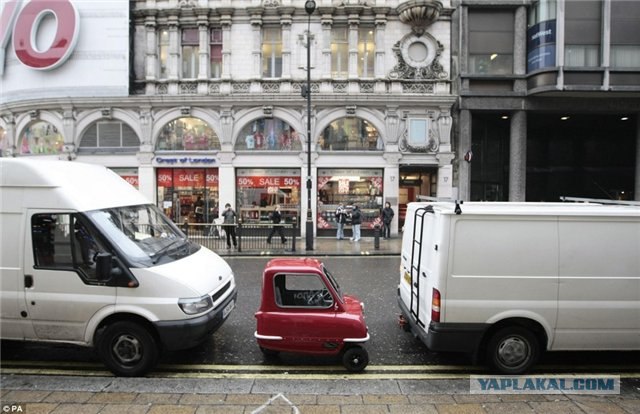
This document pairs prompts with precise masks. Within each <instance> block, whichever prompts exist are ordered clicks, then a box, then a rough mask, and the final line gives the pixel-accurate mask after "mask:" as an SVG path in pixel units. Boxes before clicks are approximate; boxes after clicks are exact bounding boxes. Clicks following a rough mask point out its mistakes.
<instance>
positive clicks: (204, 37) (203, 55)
mask: <svg viewBox="0 0 640 414" xmlns="http://www.w3.org/2000/svg"><path fill="white" fill-rule="evenodd" d="M210 64H211V61H210V60H209V21H208V19H207V16H206V14H204V15H199V16H198V80H200V81H205V80H207V79H209V65H210ZM204 93H206V85H205V91H204Z"/></svg>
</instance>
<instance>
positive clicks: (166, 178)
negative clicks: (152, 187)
mask: <svg viewBox="0 0 640 414" xmlns="http://www.w3.org/2000/svg"><path fill="white" fill-rule="evenodd" d="M158 187H165V188H171V187H173V170H168V169H161V170H158Z"/></svg>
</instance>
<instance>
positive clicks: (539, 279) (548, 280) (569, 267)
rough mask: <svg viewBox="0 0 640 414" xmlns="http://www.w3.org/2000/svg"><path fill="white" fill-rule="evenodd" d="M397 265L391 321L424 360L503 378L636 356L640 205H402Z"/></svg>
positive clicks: (639, 313)
mask: <svg viewBox="0 0 640 414" xmlns="http://www.w3.org/2000/svg"><path fill="white" fill-rule="evenodd" d="M456 210H457V212H456ZM401 255H402V257H401V260H402V264H401V268H400V283H399V285H398V303H399V305H400V308H401V310H402V316H401V323H402V324H404V325H405V327H406V328H407V329H408V328H410V329H411V330H412V331H413V333H414V334H415V335H417V336H419V337H420V338H421V340H422V341H423V342H424V343H425V344H426V345H427V347H428V348H429V349H431V350H434V351H459V352H467V353H470V354H472V355H474V356H475V357H476V358H475V360H476V361H484V362H487V363H489V365H491V366H492V367H493V368H494V369H495V370H497V371H499V372H501V373H504V374H521V373H524V372H526V371H527V370H528V369H529V368H530V367H531V366H532V365H533V364H534V362H535V361H536V358H537V357H538V356H539V355H540V353H541V352H542V351H544V350H548V351H560V350H640V206H633V205H600V204H585V203H580V204H577V203H464V204H462V205H460V204H455V203H449V202H433V203H430V202H418V203H410V204H409V205H408V209H407V215H406V221H405V226H404V234H403V240H402V253H401Z"/></svg>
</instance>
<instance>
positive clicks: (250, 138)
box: [235, 118, 302, 151]
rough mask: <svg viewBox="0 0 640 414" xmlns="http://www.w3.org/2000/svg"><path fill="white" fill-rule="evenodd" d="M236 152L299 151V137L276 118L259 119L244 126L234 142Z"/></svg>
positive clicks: (300, 148) (287, 125) (286, 124)
mask: <svg viewBox="0 0 640 414" xmlns="http://www.w3.org/2000/svg"><path fill="white" fill-rule="evenodd" d="M235 149H236V151H245V150H250V151H265V150H266V151H301V150H302V144H301V142H300V135H299V134H298V132H297V131H296V130H295V129H293V127H292V126H291V125H289V124H288V123H286V122H284V121H282V120H280V119H277V118H261V119H257V120H255V121H253V122H251V123H250V124H249V125H247V126H245V127H244V128H243V129H242V131H240V134H239V135H238V139H237V140H236V145H235Z"/></svg>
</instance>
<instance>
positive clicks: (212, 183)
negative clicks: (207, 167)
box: [207, 173, 220, 187]
mask: <svg viewBox="0 0 640 414" xmlns="http://www.w3.org/2000/svg"><path fill="white" fill-rule="evenodd" d="M219 181H220V179H219V177H218V174H214V173H207V187H216V186H217V185H218V182H219Z"/></svg>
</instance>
